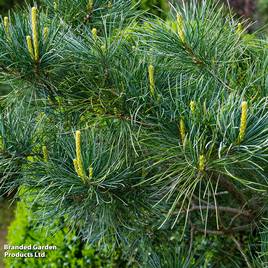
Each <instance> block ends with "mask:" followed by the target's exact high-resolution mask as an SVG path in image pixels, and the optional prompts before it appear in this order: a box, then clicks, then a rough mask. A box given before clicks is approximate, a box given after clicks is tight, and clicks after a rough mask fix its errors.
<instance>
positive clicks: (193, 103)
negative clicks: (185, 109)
mask: <svg viewBox="0 0 268 268" xmlns="http://www.w3.org/2000/svg"><path fill="white" fill-rule="evenodd" d="M190 109H191V112H192V113H194V112H195V102H194V101H191V102H190Z"/></svg>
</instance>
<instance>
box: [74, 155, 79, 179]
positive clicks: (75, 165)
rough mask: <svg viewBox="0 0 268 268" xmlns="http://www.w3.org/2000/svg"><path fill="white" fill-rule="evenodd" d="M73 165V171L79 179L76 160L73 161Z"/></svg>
mask: <svg viewBox="0 0 268 268" xmlns="http://www.w3.org/2000/svg"><path fill="white" fill-rule="evenodd" d="M73 164H74V170H75V172H76V174H77V175H78V176H79V177H80V175H79V168H78V164H77V160H76V159H74V160H73Z"/></svg>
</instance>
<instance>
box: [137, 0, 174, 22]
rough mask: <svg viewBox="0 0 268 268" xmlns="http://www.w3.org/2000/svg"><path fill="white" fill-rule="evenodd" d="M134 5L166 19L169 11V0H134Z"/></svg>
mask: <svg viewBox="0 0 268 268" xmlns="http://www.w3.org/2000/svg"><path fill="white" fill-rule="evenodd" d="M132 2H133V3H134V4H138V5H139V7H140V8H141V9H144V10H146V11H149V12H150V13H151V14H153V15H156V16H160V17H164V18H165V16H166V13H167V12H168V10H169V5H168V1H167V0H141V1H139V0H133V1H132Z"/></svg>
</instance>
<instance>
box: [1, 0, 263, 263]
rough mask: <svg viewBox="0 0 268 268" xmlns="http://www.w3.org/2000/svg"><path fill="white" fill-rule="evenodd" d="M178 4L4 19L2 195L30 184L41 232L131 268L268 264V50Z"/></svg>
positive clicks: (87, 6)
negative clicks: (66, 235)
mask: <svg viewBox="0 0 268 268" xmlns="http://www.w3.org/2000/svg"><path fill="white" fill-rule="evenodd" d="M176 3H178V2H176ZM176 3H173V4H174V5H172V4H171V5H170V11H169V13H168V14H167V19H165V20H163V19H160V18H157V17H154V16H153V15H152V14H148V13H144V12H142V11H140V10H139V8H138V5H135V4H134V5H133V3H132V1H130V0H113V1H106V0H75V1H74V0H72V1H71V0H64V1H57V0H56V1H51V0H43V1H42V3H41V5H40V6H34V7H30V6H26V7H24V8H22V9H20V10H15V11H14V12H11V13H10V15H9V16H8V17H4V18H2V22H1V26H0V72H1V80H2V81H4V82H5V83H7V84H9V85H10V86H11V87H12V91H11V92H10V93H9V94H8V95H7V96H5V97H3V98H2V99H1V117H0V173H1V179H0V185H1V186H0V187H1V192H2V193H3V194H4V195H7V194H10V193H11V192H13V193H14V191H16V189H17V188H18V187H22V186H23V187H25V188H26V189H27V191H26V193H25V195H27V196H28V197H29V198H30V200H32V204H30V205H31V206H32V209H33V210H34V214H35V215H36V218H37V219H38V221H39V223H43V224H44V225H45V226H49V222H50V221H51V222H53V220H55V218H57V219H61V221H60V222H61V223H62V225H63V226H68V228H70V230H75V231H76V232H77V234H79V236H80V238H81V240H83V241H85V242H88V243H95V244H97V245H98V246H99V247H106V246H107V245H109V246H110V247H111V248H116V247H119V248H121V249H122V251H123V252H124V254H125V257H126V258H127V259H128V260H129V266H130V267H167V268H169V267H174V268H179V267H246V266H247V267H264V266H263V265H265V263H266V261H267V260H268V253H267V240H268V233H267V232H266V228H267V223H266V219H267V186H268V181H267V175H268V164H267V161H268V99H267V93H268V87H267V81H268V80H267V60H268V57H267V56H268V55H267V41H266V39H265V38H263V37H259V36H257V34H252V35H248V34H247V33H246V29H245V28H244V24H243V22H239V21H237V20H236V19H234V17H233V15H232V14H231V13H230V11H228V10H226V9H225V8H224V7H223V6H221V5H219V4H215V3H211V2H209V1H203V2H200V1H194V0H191V1H189V3H188V4H183V3H179V4H176ZM58 227H59V228H62V226H60V225H59V226H58ZM223 252H224V254H223ZM219 263H220V265H221V266H218V265H219ZM215 265H216V266H215Z"/></svg>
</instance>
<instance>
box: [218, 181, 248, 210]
mask: <svg viewBox="0 0 268 268" xmlns="http://www.w3.org/2000/svg"><path fill="white" fill-rule="evenodd" d="M219 184H220V185H221V186H222V187H223V188H224V189H225V190H227V191H228V192H229V193H230V194H232V196H233V197H234V198H235V199H236V200H237V201H238V202H239V204H240V205H241V206H245V204H246V203H247V201H246V197H245V196H244V194H243V193H241V192H240V191H239V190H238V189H237V188H236V186H235V185H234V184H233V183H232V182H230V181H229V180H228V179H226V178H225V177H223V176H219Z"/></svg>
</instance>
